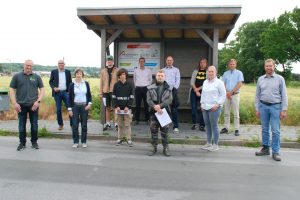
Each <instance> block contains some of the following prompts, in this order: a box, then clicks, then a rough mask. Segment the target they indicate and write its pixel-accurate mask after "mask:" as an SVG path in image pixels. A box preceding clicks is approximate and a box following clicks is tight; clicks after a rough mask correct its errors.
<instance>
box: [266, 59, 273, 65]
mask: <svg viewBox="0 0 300 200" xmlns="http://www.w3.org/2000/svg"><path fill="white" fill-rule="evenodd" d="M268 62H271V63H273V65H274V66H275V61H274V60H273V59H272V58H268V59H267V60H265V64H266V63H268Z"/></svg>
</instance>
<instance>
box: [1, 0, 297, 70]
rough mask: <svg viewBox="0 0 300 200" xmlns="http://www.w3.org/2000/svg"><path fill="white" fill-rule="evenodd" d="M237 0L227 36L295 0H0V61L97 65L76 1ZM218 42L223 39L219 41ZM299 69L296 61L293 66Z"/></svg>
mask: <svg viewBox="0 0 300 200" xmlns="http://www.w3.org/2000/svg"><path fill="white" fill-rule="evenodd" d="M202 5H241V6H242V12H241V15H240V17H239V19H238V21H237V23H236V26H235V28H234V29H233V30H232V31H231V34H230V35H229V37H228V39H227V42H228V41H230V40H233V39H234V38H235V36H234V34H235V32H236V31H237V30H238V27H239V26H240V25H242V24H243V23H245V22H249V21H257V20H262V19H273V18H277V17H278V16H279V15H280V14H282V13H284V12H285V11H292V10H293V8H295V7H296V6H298V7H300V2H299V1H296V0H284V1H283V0H227V1H225V0H214V1H212V0H210V1H208V0H206V1H201V0H184V1H182V0H143V1H141V0H130V1H124V0H110V1H103V0H43V1H41V0H1V1H0V28H1V29H0V30H1V31H0V62H5V63H10V62H21V63H22V62H24V60H26V59H32V60H33V61H34V63H35V64H41V65H57V61H58V60H59V59H62V58H64V59H65V62H66V65H70V66H92V67H100V63H101V57H100V55H101V52H100V51H101V50H100V47H101V39H100V38H99V37H98V36H97V35H96V34H95V33H94V32H93V31H91V30H88V29H87V27H86V25H85V24H84V23H83V22H82V21H81V20H80V19H79V18H78V17H77V8H78V7H131V6H132V7H144V6H151V7H155V6H202ZM219 47H222V44H219ZM294 72H297V73H300V64H298V65H296V67H294Z"/></svg>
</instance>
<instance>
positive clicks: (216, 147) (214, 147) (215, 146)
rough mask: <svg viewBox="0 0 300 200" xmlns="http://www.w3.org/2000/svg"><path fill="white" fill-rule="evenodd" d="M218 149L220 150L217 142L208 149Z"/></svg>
mask: <svg viewBox="0 0 300 200" xmlns="http://www.w3.org/2000/svg"><path fill="white" fill-rule="evenodd" d="M218 150H219V146H218V145H217V144H213V146H212V147H211V148H209V149H208V151H218Z"/></svg>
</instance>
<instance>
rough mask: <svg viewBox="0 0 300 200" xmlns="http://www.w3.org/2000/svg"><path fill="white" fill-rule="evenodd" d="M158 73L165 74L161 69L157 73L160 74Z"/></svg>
mask: <svg viewBox="0 0 300 200" xmlns="http://www.w3.org/2000/svg"><path fill="white" fill-rule="evenodd" d="M158 73H161V74H165V70H163V69H160V70H158V71H157V72H156V74H158Z"/></svg>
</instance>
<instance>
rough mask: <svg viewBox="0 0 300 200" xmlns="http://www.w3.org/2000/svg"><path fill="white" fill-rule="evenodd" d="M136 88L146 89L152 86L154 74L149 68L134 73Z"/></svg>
mask: <svg viewBox="0 0 300 200" xmlns="http://www.w3.org/2000/svg"><path fill="white" fill-rule="evenodd" d="M133 81H134V85H135V87H145V86H149V85H151V84H152V72H151V70H150V69H148V68H144V69H140V68H138V69H136V70H134V73H133Z"/></svg>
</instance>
